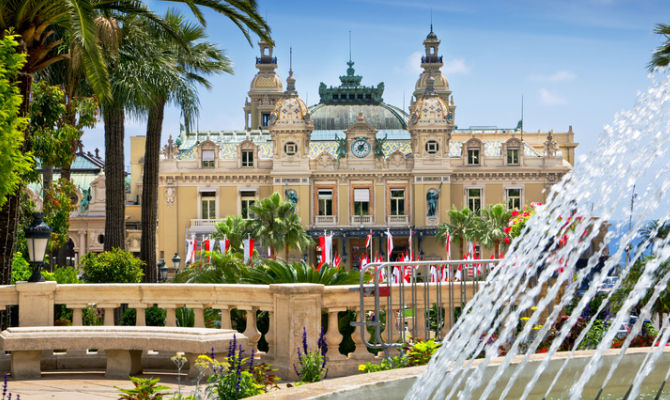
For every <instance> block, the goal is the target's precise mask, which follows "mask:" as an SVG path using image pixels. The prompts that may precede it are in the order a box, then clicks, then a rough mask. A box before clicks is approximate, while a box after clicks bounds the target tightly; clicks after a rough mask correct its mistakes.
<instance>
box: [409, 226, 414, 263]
mask: <svg viewBox="0 0 670 400" xmlns="http://www.w3.org/2000/svg"><path fill="white" fill-rule="evenodd" d="M412 236H414V231H412V230H411V229H410V230H409V259H410V260H411V259H413V258H414V249H412Z"/></svg>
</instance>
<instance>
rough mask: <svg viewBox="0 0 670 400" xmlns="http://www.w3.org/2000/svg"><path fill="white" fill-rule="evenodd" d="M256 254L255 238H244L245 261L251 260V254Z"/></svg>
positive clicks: (246, 262) (247, 262)
mask: <svg viewBox="0 0 670 400" xmlns="http://www.w3.org/2000/svg"><path fill="white" fill-rule="evenodd" d="M253 254H254V239H244V263H245V264H249V262H251V256H252V255H253Z"/></svg>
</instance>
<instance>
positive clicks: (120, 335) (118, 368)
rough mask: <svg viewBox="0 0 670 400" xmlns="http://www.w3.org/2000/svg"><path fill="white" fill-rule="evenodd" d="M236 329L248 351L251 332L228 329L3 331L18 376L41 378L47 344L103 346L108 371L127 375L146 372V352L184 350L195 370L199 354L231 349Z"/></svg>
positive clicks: (0, 337) (2, 343) (1, 343)
mask: <svg viewBox="0 0 670 400" xmlns="http://www.w3.org/2000/svg"><path fill="white" fill-rule="evenodd" d="M233 335H235V338H236V340H237V343H238V345H242V348H243V349H244V351H245V353H246V354H249V352H250V348H249V344H248V340H247V338H246V337H245V336H244V335H243V334H241V333H239V332H237V331H234V330H230V329H206V328H176V327H147V326H63V327H60V326H58V327H57V326H45V327H25V328H8V329H7V330H5V331H2V333H0V349H2V350H4V351H9V352H11V354H12V361H11V372H12V377H14V378H15V379H28V378H39V377H40V376H41V369H40V359H41V356H42V351H43V350H50V351H52V350H88V349H97V350H104V352H105V355H106V357H107V368H106V371H105V376H107V377H112V378H122V379H126V378H128V376H130V375H134V374H138V373H140V372H142V352H144V351H148V350H153V351H165V352H172V353H177V352H183V353H184V354H185V356H186V358H187V359H188V361H189V366H190V371H189V375H190V376H195V374H196V368H194V367H193V362H194V361H195V358H196V357H197V356H198V355H200V354H209V353H210V352H211V351H212V348H213V349H214V351H215V352H216V353H217V354H221V355H227V353H228V345H229V342H230V341H231V340H232V339H233Z"/></svg>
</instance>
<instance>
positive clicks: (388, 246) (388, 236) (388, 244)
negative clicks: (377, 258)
mask: <svg viewBox="0 0 670 400" xmlns="http://www.w3.org/2000/svg"><path fill="white" fill-rule="evenodd" d="M386 251H387V254H386V261H391V252H392V251H393V235H391V231H389V230H387V231H386Z"/></svg>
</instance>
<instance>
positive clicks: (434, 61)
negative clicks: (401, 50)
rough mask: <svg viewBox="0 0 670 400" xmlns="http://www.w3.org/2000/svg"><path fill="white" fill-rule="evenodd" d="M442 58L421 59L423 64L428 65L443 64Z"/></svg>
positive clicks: (429, 57) (426, 57)
mask: <svg viewBox="0 0 670 400" xmlns="http://www.w3.org/2000/svg"><path fill="white" fill-rule="evenodd" d="M441 62H442V56H423V57H421V64H427V63H441Z"/></svg>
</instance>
